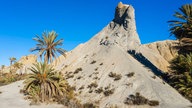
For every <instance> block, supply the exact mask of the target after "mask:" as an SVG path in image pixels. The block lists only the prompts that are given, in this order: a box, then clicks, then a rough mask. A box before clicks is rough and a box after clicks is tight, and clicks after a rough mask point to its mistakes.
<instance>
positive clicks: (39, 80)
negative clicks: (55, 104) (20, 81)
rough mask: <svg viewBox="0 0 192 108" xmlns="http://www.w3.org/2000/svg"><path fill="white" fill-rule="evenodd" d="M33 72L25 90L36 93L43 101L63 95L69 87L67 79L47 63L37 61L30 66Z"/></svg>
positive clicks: (26, 82)
mask: <svg viewBox="0 0 192 108" xmlns="http://www.w3.org/2000/svg"><path fill="white" fill-rule="evenodd" d="M30 70H31V71H32V72H33V74H31V75H29V78H28V79H26V80H25V84H26V85H25V86H24V90H25V91H27V92H28V93H29V94H30V93H32V92H33V94H34V92H36V93H35V94H36V95H37V96H38V97H39V98H40V100H41V101H42V102H44V101H46V100H49V99H51V98H54V97H56V98H58V97H59V96H63V95H64V94H65V93H67V92H66V90H67V89H66V88H68V85H67V82H66V80H64V78H63V77H62V76H61V74H59V73H58V72H57V71H55V70H54V69H53V67H52V66H51V65H48V64H47V63H37V64H34V66H33V67H31V68H30Z"/></svg>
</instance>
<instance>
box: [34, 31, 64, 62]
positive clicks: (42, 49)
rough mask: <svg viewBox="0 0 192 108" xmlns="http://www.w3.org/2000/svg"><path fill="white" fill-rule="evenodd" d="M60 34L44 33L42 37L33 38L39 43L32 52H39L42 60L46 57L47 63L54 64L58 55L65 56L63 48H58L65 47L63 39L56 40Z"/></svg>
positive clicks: (53, 32)
mask: <svg viewBox="0 0 192 108" xmlns="http://www.w3.org/2000/svg"><path fill="white" fill-rule="evenodd" d="M57 36H58V34H57V33H56V32H55V31H51V32H48V33H47V32H43V34H42V37H40V36H38V35H37V36H36V37H35V38H33V40H35V41H36V42H37V44H36V47H35V48H32V49H31V50H30V51H31V52H33V51H38V55H39V56H40V58H41V59H42V56H44V61H45V63H51V62H53V59H55V58H56V56H57V53H60V54H62V55H64V54H65V52H66V51H65V50H64V49H62V48H57V46H62V45H63V39H60V40H56V38H57Z"/></svg>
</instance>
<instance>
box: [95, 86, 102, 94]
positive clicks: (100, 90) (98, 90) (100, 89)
mask: <svg viewBox="0 0 192 108" xmlns="http://www.w3.org/2000/svg"><path fill="white" fill-rule="evenodd" d="M101 92H103V87H100V88H98V89H96V90H95V93H99V94H100V93H101Z"/></svg>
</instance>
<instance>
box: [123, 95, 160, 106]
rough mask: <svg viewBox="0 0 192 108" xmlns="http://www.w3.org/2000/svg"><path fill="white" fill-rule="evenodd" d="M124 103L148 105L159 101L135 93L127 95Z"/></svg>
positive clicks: (156, 104)
mask: <svg viewBox="0 0 192 108" xmlns="http://www.w3.org/2000/svg"><path fill="white" fill-rule="evenodd" d="M124 103H125V104H127V105H150V106H158V105H159V101H156V100H149V99H147V98H145V97H143V96H142V95H140V93H136V94H135V95H129V97H127V98H126V100H125V101H124Z"/></svg>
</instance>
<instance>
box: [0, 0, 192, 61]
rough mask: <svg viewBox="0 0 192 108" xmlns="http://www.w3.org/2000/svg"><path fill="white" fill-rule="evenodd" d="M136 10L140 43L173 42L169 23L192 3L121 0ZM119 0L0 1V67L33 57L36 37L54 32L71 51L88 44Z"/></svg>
mask: <svg viewBox="0 0 192 108" xmlns="http://www.w3.org/2000/svg"><path fill="white" fill-rule="evenodd" d="M121 1H122V2H123V3H126V4H131V5H133V7H134V8H135V14H136V25H137V31H138V34H139V36H140V39H141V42H142V43H150V42H154V41H160V40H166V39H173V37H169V31H168V29H169V27H168V24H167V21H168V20H171V19H174V17H173V16H172V15H173V14H174V12H175V11H177V10H178V8H179V7H180V6H181V5H183V4H186V3H192V1H191V0H121ZM118 2H120V1H119V0H0V65H2V64H5V65H9V58H10V57H16V58H17V59H19V58H20V57H21V56H24V55H28V54H32V53H31V52H29V49H30V48H32V47H34V46H35V42H34V41H33V40H32V38H33V37H35V35H36V34H38V35H41V33H42V32H43V31H51V30H55V31H56V32H57V33H58V34H59V37H58V38H59V39H61V38H63V39H64V46H63V48H64V49H67V50H71V49H73V48H74V47H76V46H77V45H78V44H80V43H84V42H86V41H88V40H89V39H90V38H91V37H92V36H94V35H95V34H96V33H97V32H99V31H100V30H102V28H104V27H105V26H106V25H107V24H108V23H109V22H110V21H111V20H112V19H113V17H114V10H115V7H116V5H117V4H118Z"/></svg>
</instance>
